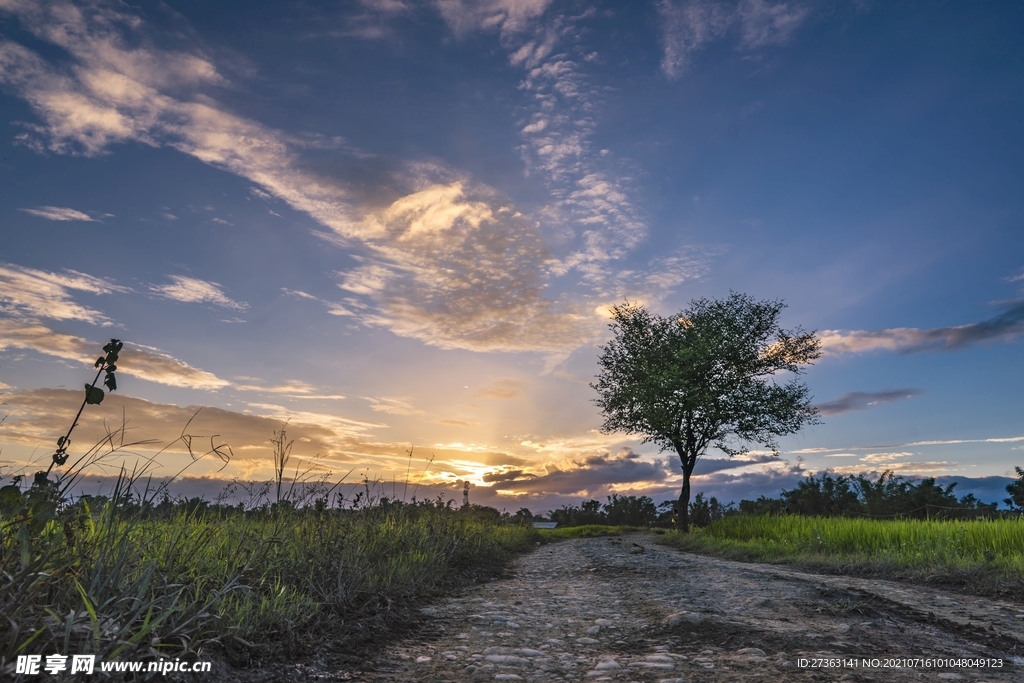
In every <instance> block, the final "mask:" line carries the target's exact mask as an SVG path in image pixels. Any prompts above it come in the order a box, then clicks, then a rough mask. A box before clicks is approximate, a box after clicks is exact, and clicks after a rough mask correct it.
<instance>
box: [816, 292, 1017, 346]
mask: <svg viewBox="0 0 1024 683" xmlns="http://www.w3.org/2000/svg"><path fill="white" fill-rule="evenodd" d="M1022 334H1024V301H1021V300H1017V301H1013V302H1010V303H1008V304H1006V305H1004V309H1003V312H1002V313H1000V314H999V315H997V316H995V317H993V318H990V319H988V320H984V321H982V322H980V323H970V324H967V325H959V326H956V327H937V328H932V329H924V330H921V329H917V328H914V327H897V328H891V329H888V330H877V331H867V330H852V331H849V330H824V331H822V332H821V334H819V335H818V337H819V339H821V346H822V348H823V349H824V350H825V352H826V353H836V354H837V353H864V352H867V351H878V350H884V351H898V352H900V353H919V352H922V351H953V350H957V349H963V348H967V347H969V346H973V345H975V344H984V343H993V342H1007V341H1012V340H1014V339H1016V338H1017V337H1019V336H1020V335H1022Z"/></svg>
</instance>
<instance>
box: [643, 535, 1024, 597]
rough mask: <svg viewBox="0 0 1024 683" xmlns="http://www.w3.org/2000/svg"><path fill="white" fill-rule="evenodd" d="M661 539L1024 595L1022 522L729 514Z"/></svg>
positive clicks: (722, 552)
mask: <svg viewBox="0 0 1024 683" xmlns="http://www.w3.org/2000/svg"><path fill="white" fill-rule="evenodd" d="M660 542H662V543H665V544H666V545H670V546H673V547H676V548H680V549H682V550H688V551H692V552H699V553H706V554H712V555H717V556H720V557H726V558H729V559H734V560H741V561H747V562H776V563H786V564H794V565H799V566H803V567H808V568H813V569H819V570H824V571H829V572H835V573H841V574H849V575H860V576H877V577H879V578H887V579H901V580H909V581H914V582H922V583H928V584H938V585H946V586H953V587H959V588H961V589H963V590H966V591H968V592H972V593H979V594H983V595H1006V596H1011V597H1015V598H1018V599H1020V598H1024V518H1021V517H1020V516H1016V517H1008V518H1003V519H979V520H971V521H967V520H948V519H947V520H934V519H933V520H924V519H887V520H879V519H864V518H859V519H853V518H848V517H806V516H801V515H760V516H751V515H730V516H726V517H724V518H722V519H719V520H717V521H714V522H712V523H711V524H710V525H708V526H707V527H704V528H702V529H696V530H694V531H693V532H692V533H689V534H684V533H678V532H671V533H668V534H665V535H664V536H662V537H661V540H660Z"/></svg>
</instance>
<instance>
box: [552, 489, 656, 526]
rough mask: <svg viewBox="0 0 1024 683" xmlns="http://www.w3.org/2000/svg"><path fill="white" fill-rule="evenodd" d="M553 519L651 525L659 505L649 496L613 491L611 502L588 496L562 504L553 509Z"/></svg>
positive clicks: (563, 523) (569, 523)
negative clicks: (573, 502)
mask: <svg viewBox="0 0 1024 683" xmlns="http://www.w3.org/2000/svg"><path fill="white" fill-rule="evenodd" d="M550 517H551V521H552V522H558V526H584V525H586V524H614V525H618V526H652V525H653V524H655V523H656V522H657V521H658V508H657V506H656V505H655V504H654V501H653V500H651V499H650V498H649V497H648V496H620V495H618V494H615V493H613V494H612V495H610V496H608V502H607V503H604V504H602V503H601V501H598V500H585V501H583V502H581V503H580V504H579V505H563V506H562V507H561V508H559V509H558V510H552V511H551V514H550Z"/></svg>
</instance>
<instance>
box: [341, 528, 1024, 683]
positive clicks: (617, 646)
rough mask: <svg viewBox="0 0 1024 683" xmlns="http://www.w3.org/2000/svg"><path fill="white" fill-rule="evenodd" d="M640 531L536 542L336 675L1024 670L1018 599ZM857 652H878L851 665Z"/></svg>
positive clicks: (732, 676) (909, 675) (972, 676)
mask: <svg viewBox="0 0 1024 683" xmlns="http://www.w3.org/2000/svg"><path fill="white" fill-rule="evenodd" d="M653 539H654V537H652V536H632V537H628V536H627V537H621V538H594V539H577V540H572V541H565V542H561V543H555V544H552V545H548V546H544V547H541V548H538V549H537V551H536V552H533V553H530V554H529V555H526V556H523V557H522V558H520V559H519V560H517V561H516V564H515V566H514V568H513V576H512V578H509V579H505V580H502V581H497V582H494V583H491V584H488V585H484V586H478V587H475V588H473V589H471V590H469V591H467V592H466V593H465V594H463V595H461V596H459V597H455V598H451V599H448V600H445V601H443V602H441V603H438V604H437V605H435V606H433V607H431V608H429V609H427V610H425V613H426V614H427V615H428V623H427V624H426V626H425V627H424V628H423V630H422V631H421V632H420V635H419V637H418V638H417V639H416V640H415V641H405V642H403V643H400V644H398V645H396V646H394V647H391V648H390V649H387V650H385V651H383V652H381V653H380V654H379V656H377V657H376V658H375V662H374V670H372V671H364V672H360V673H354V672H349V674H348V675H347V676H346V678H349V677H350V676H351V677H352V678H354V679H360V680H366V681H369V682H373V683H378V682H380V683H382V682H384V681H417V682H422V683H427V682H433V681H437V682H440V681H536V682H540V681H637V682H641V681H643V682H655V681H660V682H661V683H676V682H678V681H687V682H690V681H693V682H699V681H779V680H786V681H788V680H793V681H805V680H806V681H812V680H848V681H861V680H863V681H871V680H877V681H941V680H964V681H1021V680H1024V605H1015V604H1010V603H1006V602H1000V601H996V600H986V599H983V598H973V597H965V596H961V595H956V594H949V593H943V592H942V591H938V590H934V589H928V588H921V587H911V586H907V585H903V584H897V583H891V582H881V581H867V580H863V579H854V578H847V577H836V576H820V575H816V574H807V573H802V572H798V571H793V570H790V569H785V568H781V567H776V566H771V565H757V564H744V563H737V562H730V561H726V560H720V559H716V558H709V557H702V556H698V555H692V554H687V553H681V552H679V551H676V550H673V549H669V548H664V547H661V546H657V545H654V543H653ZM865 658H866V659H876V660H878V662H877V664H878V666H876V667H871V666H867V667H865V666H863V660H864V659H865ZM907 658H919V659H924V658H943V659H951V658H953V659H960V660H963V659H972V660H978V659H980V660H998V659H1000V658H1001V659H1002V662H1003V666H1002V668H977V667H964V666H960V667H952V668H950V667H945V668H926V667H924V666H923V665H922V663H920V662H916V663H915V662H913V661H911V662H907V661H902V660H906V659H907ZM804 660H806V661H804ZM851 662H856V666H851ZM814 664H817V665H819V666H818V668H812V666H811V665H814ZM906 664H911V665H912V666H906ZM900 665H903V666H900ZM350 680H351V679H350Z"/></svg>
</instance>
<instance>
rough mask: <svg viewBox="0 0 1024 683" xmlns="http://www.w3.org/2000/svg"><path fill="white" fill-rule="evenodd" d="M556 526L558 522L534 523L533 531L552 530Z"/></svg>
mask: <svg viewBox="0 0 1024 683" xmlns="http://www.w3.org/2000/svg"><path fill="white" fill-rule="evenodd" d="M556 526H558V522H534V523H533V528H534V529H554V528H555V527H556Z"/></svg>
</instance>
